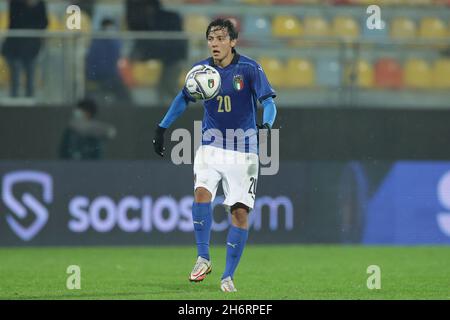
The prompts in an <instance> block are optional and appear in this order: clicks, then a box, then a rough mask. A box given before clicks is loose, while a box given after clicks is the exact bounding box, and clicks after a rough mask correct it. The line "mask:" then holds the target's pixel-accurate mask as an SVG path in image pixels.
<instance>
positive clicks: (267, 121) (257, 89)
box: [252, 65, 277, 135]
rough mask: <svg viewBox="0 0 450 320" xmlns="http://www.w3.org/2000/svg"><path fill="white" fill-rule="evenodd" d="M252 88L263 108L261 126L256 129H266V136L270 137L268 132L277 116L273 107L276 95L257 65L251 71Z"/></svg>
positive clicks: (275, 108)
mask: <svg viewBox="0 0 450 320" xmlns="http://www.w3.org/2000/svg"><path fill="white" fill-rule="evenodd" d="M252 87H253V92H254V93H255V95H256V97H257V98H258V100H259V102H260V103H261V105H262V106H263V108H264V110H263V122H262V124H258V125H257V127H258V129H267V130H268V134H269V135H270V130H271V129H272V127H273V124H274V122H275V118H276V116H277V107H276V106H275V101H274V98H275V97H276V93H275V91H274V90H273V88H272V86H271V85H270V83H269V81H268V80H267V76H266V74H265V73H264V71H263V69H262V67H261V66H260V65H257V66H256V67H255V68H254V69H253V74H252Z"/></svg>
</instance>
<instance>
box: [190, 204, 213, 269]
mask: <svg viewBox="0 0 450 320" xmlns="http://www.w3.org/2000/svg"><path fill="white" fill-rule="evenodd" d="M192 220H193V223H194V232H195V240H196V242H197V253H198V255H199V256H200V257H203V258H205V259H207V260H210V259H209V238H210V234H211V223H212V207H211V202H208V203H196V202H194V204H193V205H192Z"/></svg>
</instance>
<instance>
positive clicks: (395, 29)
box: [390, 17, 417, 39]
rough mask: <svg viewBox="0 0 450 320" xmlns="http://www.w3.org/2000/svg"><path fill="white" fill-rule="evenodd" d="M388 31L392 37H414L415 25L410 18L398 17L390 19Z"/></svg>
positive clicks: (415, 32)
mask: <svg viewBox="0 0 450 320" xmlns="http://www.w3.org/2000/svg"><path fill="white" fill-rule="evenodd" d="M390 32H391V38H393V39H414V38H415V37H416V36H417V27H416V25H415V23H414V21H412V20H411V19H408V18H403V17H399V18H395V19H393V20H392V22H391V28H390Z"/></svg>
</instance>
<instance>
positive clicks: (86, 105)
mask: <svg viewBox="0 0 450 320" xmlns="http://www.w3.org/2000/svg"><path fill="white" fill-rule="evenodd" d="M77 108H78V109H80V110H83V111H85V112H88V113H89V114H90V115H91V116H92V117H94V116H95V115H96V114H97V104H96V103H95V101H94V100H91V99H83V100H81V101H80V102H78V104H77Z"/></svg>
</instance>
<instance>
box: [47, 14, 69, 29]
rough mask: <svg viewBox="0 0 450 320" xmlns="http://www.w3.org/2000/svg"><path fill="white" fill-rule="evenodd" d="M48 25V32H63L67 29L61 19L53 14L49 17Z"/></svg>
mask: <svg viewBox="0 0 450 320" xmlns="http://www.w3.org/2000/svg"><path fill="white" fill-rule="evenodd" d="M47 20H48V25H47V30H49V31H62V30H64V29H65V26H64V25H63V24H62V23H61V21H60V19H58V17H57V16H56V15H54V14H52V13H50V14H49V15H48V16H47Z"/></svg>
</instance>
